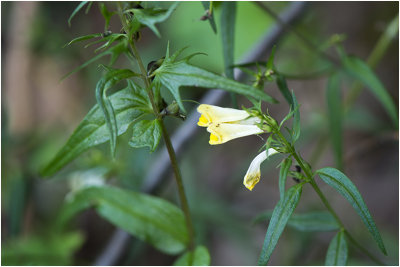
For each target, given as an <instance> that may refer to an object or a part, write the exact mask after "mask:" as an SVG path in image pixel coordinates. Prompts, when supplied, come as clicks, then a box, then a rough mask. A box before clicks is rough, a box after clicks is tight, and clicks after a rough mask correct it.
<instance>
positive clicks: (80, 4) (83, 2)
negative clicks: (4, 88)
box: [68, 1, 89, 27]
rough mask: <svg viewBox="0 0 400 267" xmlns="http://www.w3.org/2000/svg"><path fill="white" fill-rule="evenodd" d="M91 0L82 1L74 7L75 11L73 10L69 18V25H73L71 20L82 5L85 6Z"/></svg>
mask: <svg viewBox="0 0 400 267" xmlns="http://www.w3.org/2000/svg"><path fill="white" fill-rule="evenodd" d="M88 2H89V1H82V2H80V3H79V5H78V6H77V7H76V8H75V9H74V11H73V12H72V14H71V16H70V17H69V19H68V25H69V26H70V27H71V20H72V18H73V17H75V15H76V14H77V13H78V12H79V10H81V9H82V7H84V6H85V5H86V4H87V3H88Z"/></svg>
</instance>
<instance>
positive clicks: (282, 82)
mask: <svg viewBox="0 0 400 267" xmlns="http://www.w3.org/2000/svg"><path fill="white" fill-rule="evenodd" d="M276 84H277V85H278V88H279V91H280V92H281V94H282V95H283V97H284V98H285V99H286V101H287V102H288V103H289V105H290V106H291V107H293V99H292V95H291V94H290V91H289V88H288V86H287V83H286V79H285V77H284V76H283V75H280V74H277V77H276Z"/></svg>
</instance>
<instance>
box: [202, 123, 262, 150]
mask: <svg viewBox="0 0 400 267" xmlns="http://www.w3.org/2000/svg"><path fill="white" fill-rule="evenodd" d="M207 131H208V132H209V133H211V135H210V145H219V144H222V143H225V142H228V141H230V140H232V139H235V138H239V137H243V136H248V135H253V134H261V133H263V132H264V131H263V130H261V129H260V128H258V126H256V125H242V124H232V123H218V124H214V123H212V124H210V126H208V128H207Z"/></svg>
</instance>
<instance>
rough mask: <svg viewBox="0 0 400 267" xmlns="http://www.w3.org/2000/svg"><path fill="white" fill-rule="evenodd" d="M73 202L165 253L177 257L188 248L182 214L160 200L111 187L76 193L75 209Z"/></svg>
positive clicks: (174, 207) (87, 189)
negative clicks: (90, 208) (92, 210)
mask: <svg viewBox="0 0 400 267" xmlns="http://www.w3.org/2000/svg"><path fill="white" fill-rule="evenodd" d="M74 202H85V203H90V204H91V205H93V206H94V208H95V209H96V211H97V212H98V213H99V215H100V216H102V217H103V218H104V219H106V220H107V221H109V222H111V223H112V224H114V225H115V226H117V227H119V228H121V229H123V230H125V231H127V232H128V233H130V234H132V235H133V236H135V237H137V238H139V239H140V240H142V241H144V242H147V243H148V244H150V245H152V246H154V247H155V248H156V249H158V250H160V251H162V252H164V253H167V254H178V253H180V252H182V251H183V250H184V249H185V248H186V246H187V244H188V234H187V230H186V224H185V218H184V215H183V212H182V211H181V210H180V209H179V208H178V207H176V206H175V205H173V204H171V203H169V202H168V201H166V200H163V199H161V198H158V197H153V196H149V195H146V194H142V193H138V192H132V191H128V190H123V189H119V188H113V187H90V188H86V189H83V190H81V191H79V192H77V193H76V195H75V197H74V198H73V200H72V202H71V203H70V205H76V203H74ZM67 205H69V204H67ZM81 206H85V205H81Z"/></svg>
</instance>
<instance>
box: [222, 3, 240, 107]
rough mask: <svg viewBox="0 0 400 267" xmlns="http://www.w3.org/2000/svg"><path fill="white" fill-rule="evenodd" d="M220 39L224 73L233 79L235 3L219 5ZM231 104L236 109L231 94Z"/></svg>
mask: <svg viewBox="0 0 400 267" xmlns="http://www.w3.org/2000/svg"><path fill="white" fill-rule="evenodd" d="M221 9H222V10H221V37H222V50H223V55H224V69H225V70H224V72H225V75H226V77H228V78H229V79H232V80H233V79H234V76H233V67H232V66H233V65H234V43H235V23H236V2H233V1H232V2H222V3H221ZM231 98H232V104H233V106H234V107H235V108H237V101H236V96H235V95H234V94H233V93H231Z"/></svg>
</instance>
